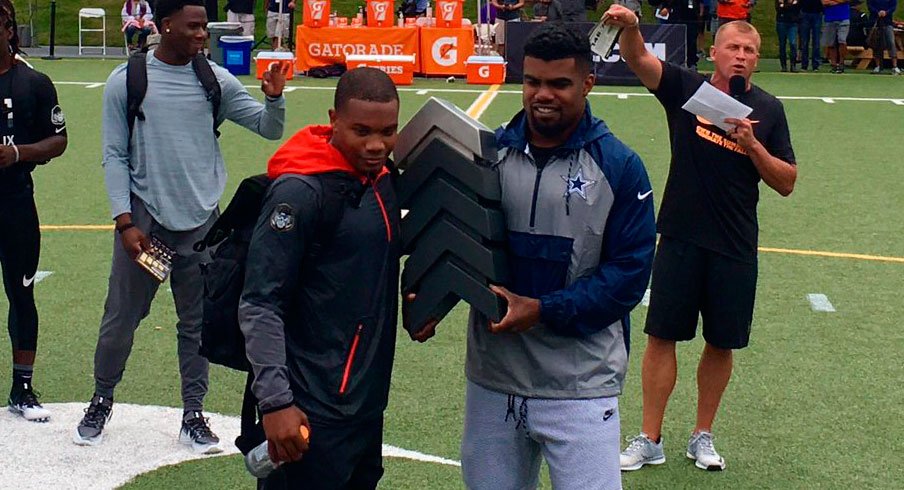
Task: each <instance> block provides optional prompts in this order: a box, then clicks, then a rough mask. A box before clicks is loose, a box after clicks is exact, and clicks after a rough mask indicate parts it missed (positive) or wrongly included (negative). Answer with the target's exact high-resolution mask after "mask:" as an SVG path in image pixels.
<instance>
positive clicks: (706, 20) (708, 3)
mask: <svg viewBox="0 0 904 490" xmlns="http://www.w3.org/2000/svg"><path fill="white" fill-rule="evenodd" d="M714 2H715V0H701V2H700V7H701V9H702V10H701V12H700V24H699V26H698V27H697V59H700V58H703V57H704V56H706V53H704V52H703V47H704V45H705V43H706V39H705V38H706V31H713V32H714V31H715V29H713V28H712V22H711V20H712V19H713V18H714V15H713V14H715V12H713V3H714ZM635 14H637V12H635Z"/></svg>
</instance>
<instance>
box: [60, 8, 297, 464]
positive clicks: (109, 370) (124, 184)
mask: <svg viewBox="0 0 904 490" xmlns="http://www.w3.org/2000/svg"><path fill="white" fill-rule="evenodd" d="M157 26H158V27H159V28H160V29H161V31H162V32H161V40H160V45H159V47H157V48H156V49H154V50H152V51H149V52H148V53H147V81H148V88H147V93H146V95H145V98H144V101H143V103H142V105H141V109H142V111H143V112H144V116H145V118H144V120H140V119H137V120H135V123H134V124H135V125H134V128H133V130H132V132H131V138H130V131H129V123H128V120H127V116H126V113H127V111H126V105H127V89H126V67H127V65H126V64H123V65H120V66H119V67H117V68H115V69H114V70H113V73H111V74H110V77H109V78H108V79H107V85H106V88H105V89H104V105H103V165H104V174H105V180H106V185H107V194H108V197H109V199H110V206H111V208H112V216H113V218H114V220H115V221H116V231H115V232H114V234H113V262H112V267H111V271H110V281H109V286H108V290H107V300H106V304H105V306H104V314H103V318H102V320H101V323H100V332H99V334H98V339H97V349H96V350H95V353H94V385H95V387H94V396H93V397H92V399H91V403H90V405H89V406H88V408H87V410H86V411H85V416H84V418H83V419H82V420H81V422H80V423H79V425H78V428H77V430H76V433H75V434H74V441H75V443H76V444H78V445H97V444H99V443H100V442H101V439H102V437H103V429H104V424H105V423H106V421H107V420H108V419H109V417H110V414H111V411H112V408H113V390H114V388H115V387H116V385H117V384H118V383H119V381H120V380H122V375H123V371H124V370H125V366H126V360H127V359H128V358H129V354H130V352H131V350H132V342H133V340H134V333H135V329H136V328H138V324H139V323H140V322H141V320H142V319H143V318H144V317H145V316H147V314H148V311H149V309H150V306H151V302H152V301H153V299H154V296H155V294H156V293H157V288H158V287H159V286H160V284H159V283H158V282H157V280H156V279H154V278H153V277H151V276H150V275H149V274H148V273H147V272H145V271H144V270H143V269H142V268H141V267H140V266H139V265H138V264H136V263H135V261H134V259H135V257H136V256H138V254H139V253H140V252H141V251H142V250H146V249H147V248H148V245H149V240H148V237H150V236H151V235H152V234H154V235H156V236H157V237H159V238H160V240H161V241H162V242H163V243H165V244H166V245H167V246H169V247H170V248H172V249H173V250H174V251H175V252H176V254H177V256H176V257H175V260H174V261H173V270H172V273H171V275H170V286H171V288H172V292H173V299H174V300H175V306H176V314H177V316H178V317H179V321H178V323H177V324H176V329H177V335H176V336H177V339H178V354H179V371H180V374H181V379H182V404H183V407H184V409H185V414H184V417H183V421H182V428H181V431H180V433H179V440H180V441H181V442H182V443H184V444H187V445H191V446H192V449H194V450H195V451H196V452H202V453H214V452H219V451H220V448H219V439H218V438H217V436H216V435H215V434H214V433H213V432H212V431H211V429H210V427H209V426H208V424H207V419H205V418H204V417H203V415H202V410H203V402H204V396H205V395H206V394H207V372H208V364H207V360H206V359H205V358H204V357H202V356H201V355H200V354H199V353H198V348H199V344H200V337H201V317H202V307H201V296H202V293H203V286H202V280H201V272H200V268H199V267H198V265H199V264H200V263H201V262H202V261H205V260H207V259H208V257H209V255H208V252H195V251H194V250H193V248H192V246H193V245H194V244H195V243H196V242H197V241H199V240H200V239H201V238H202V237H204V235H205V234H207V231H208V229H209V228H210V226H211V225H212V224H213V222H214V221H215V220H216V218H217V216H218V215H219V213H218V211H217V206H218V202H219V199H220V197H221V196H222V194H223V190H224V187H225V185H226V168H225V165H224V162H223V156H222V155H221V154H220V145H219V142H218V140H217V137H216V134H215V133H214V130H213V122H214V121H213V105H212V104H211V103H210V101H208V100H207V95H206V93H205V90H204V88H203V87H202V85H201V84H200V83H199V81H198V76H197V75H196V74H195V71H194V69H193V68H192V59H193V58H194V57H195V55H197V54H198V52H199V51H200V50H201V48H202V47H203V46H204V42H205V41H206V40H207V13H206V11H205V10H204V1H203V0H159V1H158V2H157ZM210 65H211V66H210V67H211V68H212V69H213V72H214V74H215V76H216V78H217V81H218V83H219V85H220V90H221V93H222V100H221V102H220V106H219V112H218V114H219V118H222V119H229V120H231V121H233V122H235V123H237V124H239V125H241V126H244V127H245V128H247V129H249V130H251V131H254V132H255V133H258V134H260V135H261V136H263V137H265V138H267V139H272V140H275V139H279V138H280V137H281V136H282V133H283V122H284V118H285V100H284V99H283V97H282V91H283V87H284V86H285V74H284V73H282V72H280V71H279V67H278V66H276V65H274V67H273V68H271V70H270V71H268V72H266V73H265V74H264V78H263V82H262V84H261V91H263V92H264V95H265V96H266V101H265V102H264V103H263V104H262V103H260V102H258V101H257V100H256V99H254V98H253V97H252V96H251V95H250V94H249V93H248V91H246V90H245V88H244V87H243V86H242V84H241V82H239V81H238V80H237V79H236V78H235V77H234V76H232V75H231V74H230V73H229V72H227V71H226V70H224V69H223V68H221V67H219V66H217V65H215V64H213V63H211V64H210Z"/></svg>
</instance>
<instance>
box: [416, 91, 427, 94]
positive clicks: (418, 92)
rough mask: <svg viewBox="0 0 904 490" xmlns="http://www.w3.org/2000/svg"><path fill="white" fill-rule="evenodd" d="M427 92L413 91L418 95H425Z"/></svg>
mask: <svg viewBox="0 0 904 490" xmlns="http://www.w3.org/2000/svg"><path fill="white" fill-rule="evenodd" d="M427 92H428V91H427V90H418V91H417V92H415V93H416V94H418V95H427Z"/></svg>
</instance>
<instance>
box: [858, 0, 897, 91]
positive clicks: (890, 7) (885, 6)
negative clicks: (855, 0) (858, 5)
mask: <svg viewBox="0 0 904 490" xmlns="http://www.w3.org/2000/svg"><path fill="white" fill-rule="evenodd" d="M866 6H867V7H868V8H869V20H870V24H871V25H874V26H876V29H877V30H878V31H879V32H877V34H878V38H879V39H878V45H877V46H870V47H871V48H873V60H874V61H875V62H876V67H875V68H873V73H882V54H883V52H884V51H885V50H886V49H887V50H888V55H889V56H890V57H891V67H892V68H891V74H892V75H900V74H901V69H900V68H898V50H897V48H896V47H895V31H894V26H893V25H892V19H893V18H894V16H895V9H896V8H897V6H898V0H867V2H866Z"/></svg>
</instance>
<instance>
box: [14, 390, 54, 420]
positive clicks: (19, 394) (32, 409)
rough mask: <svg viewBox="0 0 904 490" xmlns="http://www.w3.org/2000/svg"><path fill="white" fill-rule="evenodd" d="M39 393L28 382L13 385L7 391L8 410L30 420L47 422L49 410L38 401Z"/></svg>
mask: <svg viewBox="0 0 904 490" xmlns="http://www.w3.org/2000/svg"><path fill="white" fill-rule="evenodd" d="M39 396H41V394H40V393H38V392H36V391H35V390H34V388H33V387H32V386H31V385H30V384H28V383H22V384H21V385H17V386H13V388H12V390H10V392H9V403H8V405H9V411H10V412H12V413H15V414H18V415H21V416H22V418H24V419H25V420H28V421H30V422H48V421H49V420H50V411H49V410H47V409H46V408H44V407H42V406H41V404H40V402H38V397H39Z"/></svg>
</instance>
